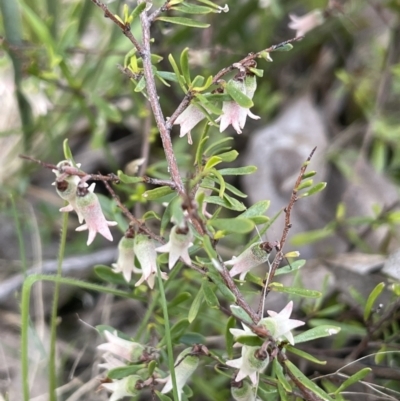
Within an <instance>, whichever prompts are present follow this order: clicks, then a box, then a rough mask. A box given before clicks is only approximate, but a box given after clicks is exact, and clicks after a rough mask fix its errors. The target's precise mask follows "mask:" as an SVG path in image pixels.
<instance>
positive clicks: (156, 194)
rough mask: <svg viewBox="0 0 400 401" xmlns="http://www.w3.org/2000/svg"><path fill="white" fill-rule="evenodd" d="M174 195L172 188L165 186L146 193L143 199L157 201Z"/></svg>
mask: <svg viewBox="0 0 400 401" xmlns="http://www.w3.org/2000/svg"><path fill="white" fill-rule="evenodd" d="M173 193H175V192H174V191H173V190H172V189H171V188H170V187H167V186H164V187H158V188H154V189H150V190H148V191H146V192H145V193H144V194H143V197H144V198H146V199H147V200H156V199H159V198H162V197H164V196H167V195H170V194H173Z"/></svg>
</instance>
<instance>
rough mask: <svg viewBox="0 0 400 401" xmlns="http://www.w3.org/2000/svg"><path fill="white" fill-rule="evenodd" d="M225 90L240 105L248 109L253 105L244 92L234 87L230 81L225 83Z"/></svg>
mask: <svg viewBox="0 0 400 401" xmlns="http://www.w3.org/2000/svg"><path fill="white" fill-rule="evenodd" d="M225 90H226V92H227V93H228V94H229V96H231V97H232V99H233V100H234V101H235V102H236V103H237V104H238V105H239V106H240V107H245V108H246V109H249V108H250V107H253V106H254V103H253V101H252V100H251V99H250V98H249V97H248V96H247V95H246V94H245V93H243V92H241V91H240V90H239V89H238V88H236V86H235V85H234V84H232V82H228V83H227V84H226V86H225Z"/></svg>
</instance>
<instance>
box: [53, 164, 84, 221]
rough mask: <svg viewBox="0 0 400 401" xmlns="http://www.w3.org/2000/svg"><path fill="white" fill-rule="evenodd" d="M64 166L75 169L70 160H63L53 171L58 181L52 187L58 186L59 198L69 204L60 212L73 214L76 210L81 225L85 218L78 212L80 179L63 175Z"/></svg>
mask: <svg viewBox="0 0 400 401" xmlns="http://www.w3.org/2000/svg"><path fill="white" fill-rule="evenodd" d="M64 166H67V167H73V166H72V162H71V161H70V160H63V161H61V162H59V163H58V164H57V169H54V170H52V171H53V173H54V174H55V175H56V177H57V179H56V181H55V182H53V184H52V185H55V186H56V191H57V194H58V196H60V198H62V199H64V200H66V201H67V202H68V205H67V206H64V207H62V208H61V209H60V212H72V211H73V210H75V212H76V213H77V215H78V219H79V223H82V221H83V216H82V214H81V213H79V212H78V211H77V208H76V190H77V188H78V184H79V181H80V178H79V177H78V176H76V175H65V174H64V175H63V173H62V168H63V167H64ZM79 166H80V165H78V167H79ZM62 175H63V176H62Z"/></svg>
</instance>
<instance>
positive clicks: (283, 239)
mask: <svg viewBox="0 0 400 401" xmlns="http://www.w3.org/2000/svg"><path fill="white" fill-rule="evenodd" d="M316 149H317V148H316V147H315V148H314V149H313V150H312V151H311V153H310V155H309V156H308V158H307V160H306V162H305V163H303V165H302V166H301V168H300V172H299V175H298V177H297V180H296V183H295V184H294V187H293V190H292V195H291V197H290V201H289V203H288V205H287V206H286V207H285V209H284V210H283V211H284V213H285V225H284V227H283V232H282V236H281V239H280V241H279V250H278V252H277V254H276V255H275V258H274V260H273V262H272V264H271V269H270V272H269V274H268V281H267V282H266V283H265V286H264V288H263V293H262V296H261V299H260V302H259V306H258V310H257V315H258V316H259V317H261V316H262V313H263V308H262V305H263V300H264V299H265V297H266V296H267V295H268V293H269V291H270V290H269V283H271V281H272V280H273V278H274V276H275V272H276V270H277V269H278V267H279V265H280V264H281V262H282V260H283V258H284V252H283V248H284V246H285V243H286V240H287V236H288V234H289V231H290V228H291V227H292V224H291V222H290V217H291V213H292V209H293V206H294V204H295V203H296V202H297V200H298V196H297V193H298V188H299V186H300V184H301V181H302V179H303V177H304V173H305V172H306V170H307V167H308V165H309V163H310V160H311V158H312V157H313V155H314V152H315V150H316Z"/></svg>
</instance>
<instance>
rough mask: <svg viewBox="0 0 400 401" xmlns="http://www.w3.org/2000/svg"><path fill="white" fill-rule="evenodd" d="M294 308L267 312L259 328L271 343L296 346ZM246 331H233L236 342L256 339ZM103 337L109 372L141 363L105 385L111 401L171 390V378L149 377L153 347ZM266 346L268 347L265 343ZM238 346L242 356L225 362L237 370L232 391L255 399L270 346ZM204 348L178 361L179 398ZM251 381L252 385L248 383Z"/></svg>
mask: <svg viewBox="0 0 400 401" xmlns="http://www.w3.org/2000/svg"><path fill="white" fill-rule="evenodd" d="M292 309H293V302H289V303H288V304H287V305H286V307H285V308H284V309H283V310H282V311H280V312H279V313H277V312H274V311H268V314H269V317H266V318H264V319H262V320H261V321H260V322H259V323H258V326H259V327H260V328H263V329H265V330H267V331H268V333H269V335H270V338H271V340H273V341H274V342H275V345H278V344H279V343H280V342H282V341H287V342H289V343H290V344H292V345H294V338H293V334H292V332H291V331H292V330H293V329H295V328H297V327H299V326H302V325H304V322H302V321H300V320H295V319H290V315H291V313H292ZM243 329H244V330H240V329H230V331H231V333H232V335H233V336H234V337H235V339H239V340H240V338H241V337H243V336H255V337H256V336H257V335H256V334H254V333H253V332H252V331H251V330H250V328H248V327H247V326H245V325H243ZM104 335H105V337H106V340H107V342H106V343H104V344H101V345H99V346H98V347H97V348H98V349H99V350H101V351H104V354H103V358H104V360H105V362H104V363H102V364H101V365H100V367H101V368H103V369H106V370H107V371H110V370H112V369H115V368H120V367H124V366H127V365H133V364H138V369H137V371H136V372H135V374H133V375H129V376H127V377H124V378H123V379H114V380H112V381H111V382H109V383H103V384H102V387H103V388H105V389H107V390H108V391H111V392H112V395H111V397H110V401H117V400H120V399H121V398H123V397H125V396H136V395H138V394H139V391H140V390H141V389H143V388H144V387H148V386H150V385H151V386H154V385H158V384H161V383H162V384H164V387H163V389H162V390H161V392H162V393H164V394H165V393H169V392H170V391H171V390H172V379H171V376H168V377H165V378H163V377H162V373H161V372H160V371H158V370H156V371H155V373H153V375H152V376H151V377H146V376H148V369H147V368H146V367H145V366H146V363H147V362H149V361H150V360H153V359H155V358H157V356H158V352H157V350H155V349H154V348H150V347H145V346H143V345H141V344H138V343H135V342H132V341H129V340H125V339H123V338H120V337H118V336H117V335H116V334H113V333H110V332H109V331H105V332H104ZM264 344H267V345H268V344H269V342H266V343H264ZM235 346H240V347H242V352H241V357H240V358H238V359H234V360H227V361H226V362H225V363H226V365H227V366H229V367H233V368H235V369H237V372H236V374H235V377H234V380H233V383H232V387H231V392H232V396H233V398H234V399H235V400H238V401H239V400H247V401H249V400H250V401H251V400H255V399H256V398H255V393H256V391H255V389H256V387H257V385H258V381H259V375H260V374H261V373H263V371H264V370H265V369H266V367H267V366H268V364H269V362H270V360H271V359H272V358H273V356H272V355H273V354H272V352H271V350H269V349H268V347H265V346H264V345H262V346H259V347H256V346H247V345H242V344H240V343H236V344H235ZM204 349H205V347H204V346H202V345H194V346H193V347H190V348H186V349H185V350H183V351H182V352H181V353H180V354H179V355H178V357H177V358H176V361H175V376H176V384H177V390H178V395H179V399H181V396H182V393H183V387H184V386H185V384H186V383H187V381H188V380H189V379H190V377H191V376H192V375H193V373H194V372H195V370H196V369H197V367H198V365H199V356H200V355H202V354H203V355H208V350H205V351H204ZM247 377H248V378H249V379H250V382H248V381H247V380H245V379H246V378H247Z"/></svg>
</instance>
